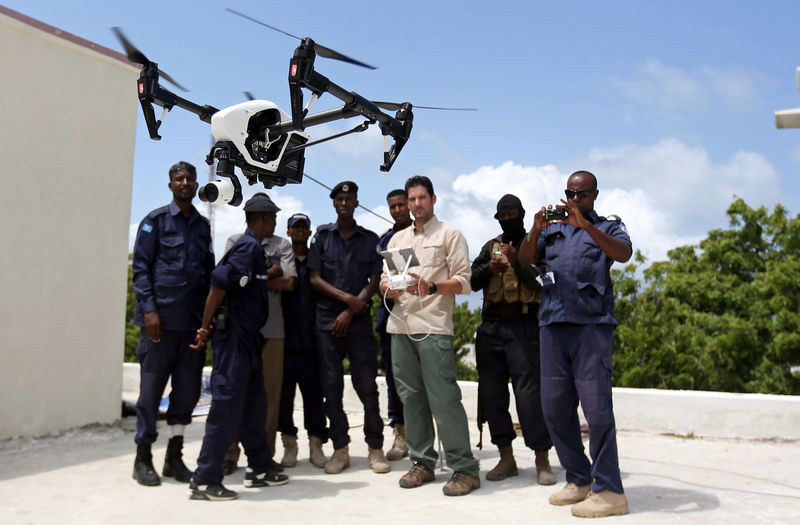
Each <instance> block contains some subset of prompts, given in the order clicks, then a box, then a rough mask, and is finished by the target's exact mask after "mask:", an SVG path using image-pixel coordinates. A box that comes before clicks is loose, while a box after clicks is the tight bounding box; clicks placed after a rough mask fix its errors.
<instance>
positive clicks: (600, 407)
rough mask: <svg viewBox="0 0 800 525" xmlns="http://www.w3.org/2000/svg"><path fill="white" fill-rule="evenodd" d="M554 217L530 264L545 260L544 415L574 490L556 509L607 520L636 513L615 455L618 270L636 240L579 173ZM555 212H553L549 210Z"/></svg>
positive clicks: (543, 222)
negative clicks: (600, 205)
mask: <svg viewBox="0 0 800 525" xmlns="http://www.w3.org/2000/svg"><path fill="white" fill-rule="evenodd" d="M564 193H565V194H566V197H567V200H563V199H562V200H561V202H562V205H559V206H557V207H556V208H557V209H558V210H565V211H566V213H567V215H566V217H565V218H560V219H556V218H553V213H552V211H551V210H549V209H545V208H544V207H543V208H542V209H541V210H539V211H538V212H537V213H536V216H535V219H534V223H533V229H532V230H531V232H530V233H529V234H528V235H527V236H526V239H525V241H524V242H523V244H522V246H521V248H520V252H519V258H520V261H521V262H522V263H523V264H531V263H536V262H538V261H540V260H544V261H545V262H546V263H547V269H546V273H545V274H544V275H543V276H542V280H543V286H542V305H541V309H540V311H539V319H540V322H539V326H540V342H541V349H540V352H541V367H542V408H543V409H544V416H545V420H546V421H547V424H548V428H549V430H550V436H551V437H552V439H553V442H554V444H555V447H556V452H557V453H558V458H559V460H560V462H561V466H563V467H564V469H565V470H566V472H567V484H566V486H565V487H564V488H563V489H562V490H561V491H559V492H557V493H555V494H553V495H551V496H550V503H551V504H553V505H571V504H576V505H574V506H573V507H572V514H573V515H575V516H580V517H602V516H611V515H617V514H626V513H627V512H628V501H627V499H626V498H625V494H624V493H623V489H622V480H621V477H620V472H619V458H618V454H617V433H616V424H615V422H614V412H613V406H612V398H611V369H612V366H611V354H612V351H613V347H614V328H615V327H616V324H617V323H616V319H614V292H613V289H612V283H611V276H610V268H611V265H612V264H613V263H614V261H617V262H622V263H624V262H627V261H628V260H629V259H630V257H631V252H632V248H631V240H630V237H629V236H628V232H627V230H626V229H625V225H624V224H622V221H621V220H619V218H616V217H611V218H608V219H607V218H605V217H600V216H598V215H597V213H595V211H594V201H595V199H597V195H598V190H597V179H596V178H595V176H594V175H593V174H591V173H589V172H588V171H576V172H575V173H573V174H572V175H570V177H569V179H568V181H567V189H566V190H565V192H564ZM551 209H552V207H551ZM579 401H580V404H581V407H583V413H584V415H585V416H586V420H587V422H588V424H589V452H590V455H591V457H592V462H591V463H590V462H589V460H588V459H587V458H586V455H585V454H584V448H583V442H582V440H581V429H580V423H579V420H578V413H577V407H578V402H579Z"/></svg>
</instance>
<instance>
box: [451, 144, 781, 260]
mask: <svg viewBox="0 0 800 525" xmlns="http://www.w3.org/2000/svg"><path fill="white" fill-rule="evenodd" d="M577 169H589V170H590V171H592V172H593V173H595V174H596V175H597V176H598V179H599V188H600V194H599V196H598V199H597V202H596V204H595V208H596V209H597V211H598V213H600V214H601V215H611V214H614V215H619V216H620V217H622V219H623V221H624V222H625V224H626V226H627V228H628V230H629V232H630V235H631V238H632V240H633V243H634V248H637V249H640V250H642V251H643V252H644V253H645V255H647V256H648V257H649V258H650V260H662V259H665V258H666V252H667V251H668V250H670V249H672V248H674V247H677V246H680V245H685V244H694V243H696V242H698V241H699V240H700V239H702V238H703V237H705V234H706V233H707V232H708V230H709V229H711V228H716V227H725V226H727V218H726V217H725V210H726V209H727V207H728V206H729V205H730V203H731V202H732V200H733V197H734V195H738V196H741V197H743V198H745V199H746V201H747V203H748V204H749V205H751V206H760V205H767V206H772V205H774V204H775V203H776V202H777V198H778V196H779V194H780V189H779V180H778V176H777V174H776V172H775V169H774V168H773V167H772V166H771V165H770V164H769V163H768V162H767V161H766V160H765V159H764V158H763V157H762V156H761V155H758V154H756V153H752V152H744V151H740V152H737V153H736V154H734V155H733V156H732V157H731V158H730V159H728V160H727V161H725V162H723V163H714V162H713V161H712V160H711V159H710V158H709V156H708V153H707V152H706V151H705V150H704V149H703V148H702V147H697V146H690V145H688V144H686V143H683V142H681V141H678V140H675V139H664V140H662V141H661V142H659V143H657V144H654V145H651V146H634V145H623V146H617V147H613V148H595V149H592V150H591V151H590V152H589V153H588V154H587V155H586V156H585V157H582V158H578V159H574V160H573V161H570V162H568V163H565V165H564V166H559V167H555V166H552V165H546V166H521V165H518V164H514V163H512V162H506V163H504V164H502V165H500V166H483V167H480V168H478V169H476V170H475V171H473V172H472V173H469V174H465V175H460V176H458V177H457V178H456V179H455V180H454V181H453V183H452V185H451V186H450V187H447V188H442V189H438V188H437V193H438V194H439V203H438V204H437V215H438V216H439V217H441V218H442V219H443V220H445V221H446V222H450V223H452V224H454V225H456V226H458V227H459V228H461V229H462V231H463V232H464V234H465V236H466V237H467V241H468V242H469V245H470V252H471V254H472V256H473V257H474V256H476V255H477V252H478V250H480V247H481V246H482V245H483V243H484V242H486V241H487V240H488V239H489V238H491V237H492V236H494V235H497V233H499V227H498V225H497V223H496V222H495V221H494V219H492V217H493V215H494V212H495V206H496V203H497V200H499V198H500V197H501V196H502V195H503V194H505V193H513V194H515V195H517V196H518V197H519V198H520V199H521V200H522V202H523V205H524V207H525V208H526V212H527V213H526V221H525V222H526V225H527V226H528V227H530V224H531V222H532V215H533V212H534V211H535V210H536V209H538V207H540V206H542V205H546V204H553V203H557V202H559V199H561V198H562V197H563V189H564V187H565V184H566V180H567V177H568V176H569V174H570V173H571V172H572V171H574V170H577Z"/></svg>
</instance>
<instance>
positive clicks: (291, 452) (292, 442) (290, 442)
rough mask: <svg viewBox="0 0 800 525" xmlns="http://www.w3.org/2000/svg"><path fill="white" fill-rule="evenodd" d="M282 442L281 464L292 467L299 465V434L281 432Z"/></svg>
mask: <svg viewBox="0 0 800 525" xmlns="http://www.w3.org/2000/svg"><path fill="white" fill-rule="evenodd" d="M281 443H283V459H282V460H281V466H283V467H287V468H292V467H296V466H297V436H290V435H289V434H284V433H283V432H281Z"/></svg>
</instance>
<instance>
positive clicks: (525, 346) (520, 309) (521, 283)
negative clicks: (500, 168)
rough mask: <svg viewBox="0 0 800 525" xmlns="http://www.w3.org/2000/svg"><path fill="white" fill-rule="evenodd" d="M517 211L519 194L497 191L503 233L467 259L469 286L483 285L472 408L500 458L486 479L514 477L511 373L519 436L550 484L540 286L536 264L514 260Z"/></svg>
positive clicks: (519, 230)
mask: <svg viewBox="0 0 800 525" xmlns="http://www.w3.org/2000/svg"><path fill="white" fill-rule="evenodd" d="M524 217H525V209H524V208H523V207H522V202H520V200H519V198H517V197H516V196H515V195H510V194H508V195H504V196H503V197H502V198H501V199H500V201H499V202H498V203H497V213H496V214H495V216H494V218H495V219H497V221H498V222H499V223H500V228H501V229H502V230H503V233H502V234H501V235H498V236H497V237H495V238H493V239H491V240H489V241H488V242H487V243H486V244H484V245H483V248H482V249H481V253H480V254H479V255H478V257H477V258H476V259H475V260H474V261H473V263H472V278H471V279H470V284H471V286H472V290H473V291H476V292H477V291H478V290H483V310H482V312H481V319H482V322H481V325H480V327H479V328H478V333H477V336H476V338H475V357H476V362H477V365H478V408H479V410H478V413H479V422H480V424H481V425H482V424H483V421H487V422H488V423H489V433H490V434H491V437H492V443H494V444H495V445H496V446H497V448H498V449H499V450H500V462H499V463H498V464H497V465H496V466H495V467H494V468H493V469H492V470H490V471H489V472H487V473H486V479H487V480H489V481H500V480H503V479H505V478H507V477H509V476H516V475H517V474H518V470H517V463H516V461H515V460H514V451H513V449H512V447H511V442H512V441H513V440H514V438H515V437H516V432H515V431H514V426H513V424H512V422H511V416H510V415H509V413H508V403H509V394H508V380H509V379H511V385H512V388H513V390H514V399H515V400H516V405H517V415H518V416H519V423H520V426H521V427H522V435H523V439H524V441H525V445H526V446H527V447H528V448H530V449H532V450H533V451H534V452H535V456H536V474H537V479H538V481H539V484H540V485H552V484H554V483H555V482H556V480H555V477H554V476H553V471H552V469H551V468H550V461H549V459H548V451H549V449H550V447H551V446H552V442H551V441H550V435H549V434H548V432H547V427H546V426H545V421H544V416H543V415H542V402H541V384H540V379H539V320H538V315H537V314H538V311H539V298H540V292H541V287H540V285H539V283H538V282H537V281H536V277H537V275H538V272H537V271H536V268H535V267H534V266H532V265H523V264H520V262H519V260H518V259H517V250H518V249H519V246H520V244H522V240H523V238H524V237H525V233H526V232H525V226H524V223H523V219H524Z"/></svg>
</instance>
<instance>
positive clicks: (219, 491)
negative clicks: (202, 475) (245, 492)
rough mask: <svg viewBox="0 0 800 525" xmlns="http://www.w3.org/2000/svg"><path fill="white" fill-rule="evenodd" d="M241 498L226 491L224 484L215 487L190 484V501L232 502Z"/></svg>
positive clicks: (214, 485)
mask: <svg viewBox="0 0 800 525" xmlns="http://www.w3.org/2000/svg"><path fill="white" fill-rule="evenodd" d="M238 497H239V496H237V495H236V493H235V492H234V491H232V490H228V489H226V488H225V487H224V486H223V485H222V483H215V484H213V485H198V484H197V483H195V482H194V481H190V482H189V499H204V500H208V501H231V500H234V499H236V498H238Z"/></svg>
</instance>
